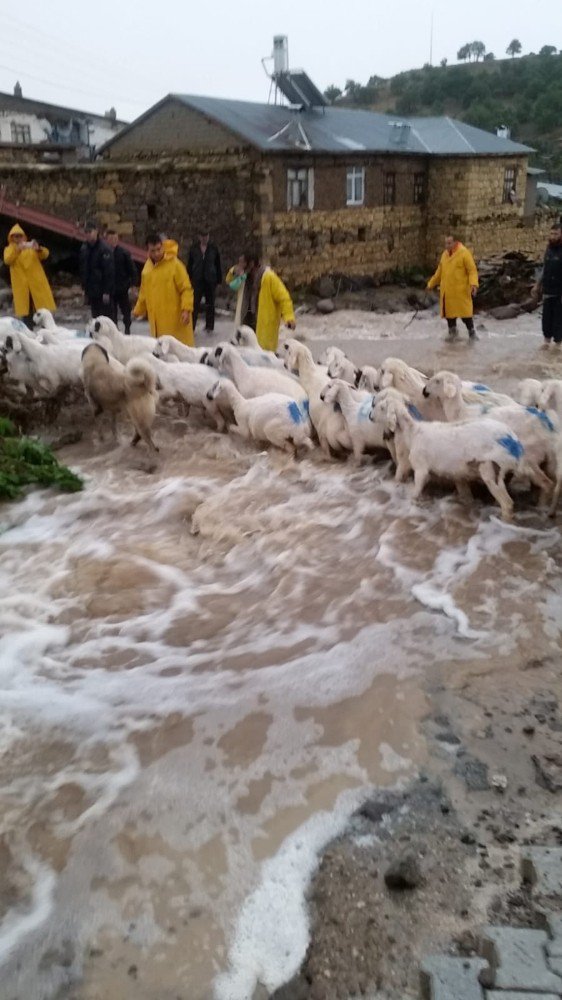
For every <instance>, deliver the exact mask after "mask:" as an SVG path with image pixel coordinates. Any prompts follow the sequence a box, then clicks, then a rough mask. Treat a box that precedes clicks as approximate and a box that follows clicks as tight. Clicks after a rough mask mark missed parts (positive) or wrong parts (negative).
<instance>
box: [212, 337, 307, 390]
mask: <svg viewBox="0 0 562 1000" xmlns="http://www.w3.org/2000/svg"><path fill="white" fill-rule="evenodd" d="M207 364H208V365H210V366H211V367H213V368H216V369H217V370H218V371H219V372H220V373H221V374H224V375H227V376H228V377H229V378H231V379H232V380H233V382H234V383H235V385H236V388H237V389H238V391H239V392H241V393H242V395H243V396H244V397H245V398H246V399H252V398H253V397H254V396H263V395H264V394H265V393H266V392H277V393H281V394H282V395H285V396H288V397H289V398H290V399H296V401H297V402H299V403H302V402H304V400H305V399H306V398H307V394H306V391H305V390H304V389H303V388H302V386H301V385H300V384H299V382H298V380H297V379H296V378H293V376H292V375H290V374H289V373H288V372H287V371H285V370H283V371H277V369H274V368H262V367H259V368H258V367H256V368H253V367H251V366H250V365H248V364H246V362H245V361H244V359H243V358H242V357H241V356H240V352H239V351H238V349H237V348H236V347H233V345H232V344H227V343H221V344H218V345H217V346H216V347H215V348H214V349H212V350H211V351H210V352H209V356H208V358H207Z"/></svg>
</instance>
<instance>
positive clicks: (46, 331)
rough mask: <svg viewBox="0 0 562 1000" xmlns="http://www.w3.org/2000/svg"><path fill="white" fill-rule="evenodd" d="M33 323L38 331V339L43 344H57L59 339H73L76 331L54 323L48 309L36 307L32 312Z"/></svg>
mask: <svg viewBox="0 0 562 1000" xmlns="http://www.w3.org/2000/svg"><path fill="white" fill-rule="evenodd" d="M33 324H34V326H35V328H36V329H37V330H38V331H39V332H40V339H41V341H42V343H44V344H57V343H59V342H60V341H61V340H68V339H69V338H72V339H75V337H76V331H75V330H69V329H68V328H67V327H66V326H59V325H58V324H57V323H55V319H54V316H53V314H52V312H50V310H49V309H37V311H36V312H35V313H34V314H33Z"/></svg>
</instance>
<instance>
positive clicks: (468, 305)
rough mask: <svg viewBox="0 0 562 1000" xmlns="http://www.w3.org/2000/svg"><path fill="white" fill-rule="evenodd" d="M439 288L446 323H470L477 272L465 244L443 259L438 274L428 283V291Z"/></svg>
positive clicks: (446, 251)
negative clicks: (455, 321) (468, 321)
mask: <svg viewBox="0 0 562 1000" xmlns="http://www.w3.org/2000/svg"><path fill="white" fill-rule="evenodd" d="M437 285H439V289H440V301H441V315H442V317H443V318H444V319H468V317H469V316H472V315H473V313H474V304H473V299H472V293H471V286H472V285H474V286H476V288H478V271H477V270H476V264H475V263H474V257H473V256H472V254H471V252H470V250H467V249H466V247H465V246H463V244H462V243H457V245H456V247H455V249H454V250H453V252H452V254H450V253H449V251H448V250H445V253H444V254H443V255H442V257H441V260H440V262H439V267H438V268H437V270H436V272H435V274H434V275H433V277H432V278H430V279H429V281H428V283H427V287H428V288H436V287H437Z"/></svg>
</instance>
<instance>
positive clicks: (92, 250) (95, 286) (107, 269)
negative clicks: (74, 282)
mask: <svg viewBox="0 0 562 1000" xmlns="http://www.w3.org/2000/svg"><path fill="white" fill-rule="evenodd" d="M80 281H81V283H82V288H83V289H84V291H85V293H86V295H87V297H88V298H89V299H99V298H101V296H102V295H113V293H114V291H115V266H114V263H113V250H112V249H111V247H108V245H107V243H104V242H103V240H100V239H97V240H96V242H95V243H83V244H82V246H81V247H80Z"/></svg>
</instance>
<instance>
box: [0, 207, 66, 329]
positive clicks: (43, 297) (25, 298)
mask: <svg viewBox="0 0 562 1000" xmlns="http://www.w3.org/2000/svg"><path fill="white" fill-rule="evenodd" d="M17 235H21V236H23V237H24V239H25V240H27V237H26V235H25V233H24V231H23V229H22V228H21V226H19V225H15V226H12V228H11V229H10V232H9V233H8V246H7V247H6V248H5V249H4V263H5V264H6V266H7V267H9V268H10V281H11V283H12V292H13V293H14V313H15V315H16V316H28V315H29V312H30V310H31V299H33V306H34V308H35V309H49V310H50V311H51V312H54V311H55V309H56V305H55V300H54V298H53V293H52V291H51V286H50V285H49V282H48V280H47V275H46V274H45V272H44V270H43V268H42V266H41V261H42V260H47V257H48V256H49V251H48V250H47V248H46V247H39V250H31V249H30V248H26V249H25V250H20V249H19V247H18V245H17V243H16V242H15V241H14V236H17Z"/></svg>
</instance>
